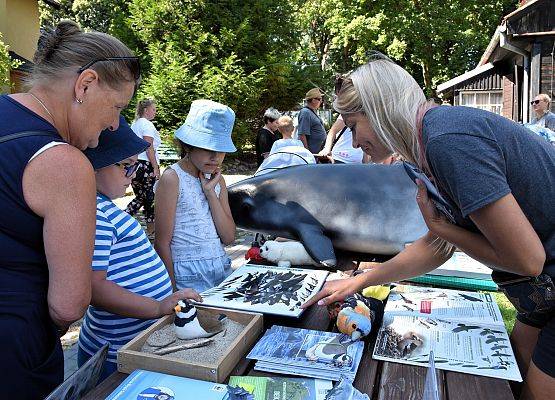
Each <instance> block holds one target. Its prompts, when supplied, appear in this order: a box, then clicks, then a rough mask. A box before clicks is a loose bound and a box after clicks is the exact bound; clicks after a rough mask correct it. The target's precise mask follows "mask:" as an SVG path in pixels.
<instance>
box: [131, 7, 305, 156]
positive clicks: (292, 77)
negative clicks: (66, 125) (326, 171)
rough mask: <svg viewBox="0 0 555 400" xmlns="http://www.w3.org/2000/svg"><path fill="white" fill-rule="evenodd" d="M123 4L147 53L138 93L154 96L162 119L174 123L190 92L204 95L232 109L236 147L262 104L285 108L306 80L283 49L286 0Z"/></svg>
mask: <svg viewBox="0 0 555 400" xmlns="http://www.w3.org/2000/svg"><path fill="white" fill-rule="evenodd" d="M130 10H131V13H130V15H131V17H130V21H131V25H132V27H133V29H134V30H135V32H137V35H138V37H139V38H140V40H141V41H142V42H143V43H145V44H146V46H147V49H148V55H149V58H150V59H151V60H152V64H151V70H150V74H149V75H148V76H147V77H146V79H145V81H144V85H143V87H142V89H141V94H144V95H149V96H153V97H155V98H156V99H157V101H158V109H159V110H160V111H159V120H160V121H161V122H162V124H163V125H164V126H166V127H169V128H175V127H177V126H178V125H179V124H181V123H182V122H183V121H184V118H185V116H186V114H187V111H188V108H189V106H190V103H191V102H192V101H193V100H194V99H196V98H203V97H204V98H211V99H213V100H216V101H220V102H222V103H224V104H227V105H229V106H230V107H231V108H232V109H234V110H235V111H236V114H237V123H236V130H235V132H236V138H237V139H238V144H239V146H240V147H241V145H244V144H247V143H248V142H249V141H251V139H252V137H253V135H252V131H253V127H254V126H255V125H256V124H257V123H259V121H260V120H261V114H262V113H263V110H264V108H266V107H268V106H270V105H273V106H277V107H283V108H285V109H290V108H291V107H293V106H294V105H295V103H297V102H298V99H299V97H301V96H302V94H304V92H305V91H306V89H307V88H308V87H310V86H311V84H310V83H309V82H308V81H307V79H306V76H304V75H305V74H306V73H307V72H308V71H309V70H308V69H303V68H301V67H300V66H297V65H296V64H295V63H294V57H293V54H292V53H291V51H290V50H291V49H292V48H295V47H296V46H297V40H298V39H296V38H298V33H297V32H296V31H295V29H296V28H295V25H294V24H293V21H292V18H291V15H292V11H293V5H292V3H289V2H275V1H269V0H262V1H261V0H220V1H207V0H200V1H189V0H134V1H133V3H132V5H131V7H130ZM283 108H282V109H283Z"/></svg>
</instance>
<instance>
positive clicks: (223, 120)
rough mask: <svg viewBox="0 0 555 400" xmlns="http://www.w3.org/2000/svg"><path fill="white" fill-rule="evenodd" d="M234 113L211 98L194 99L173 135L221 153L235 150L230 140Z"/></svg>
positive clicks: (183, 140) (186, 142)
mask: <svg viewBox="0 0 555 400" xmlns="http://www.w3.org/2000/svg"><path fill="white" fill-rule="evenodd" d="M234 122H235V113H234V112H233V110H232V109H231V108H229V107H228V106H224V105H223V104H220V103H216V102H215V101H212V100H195V101H193V102H192V103H191V109H190V110H189V114H187V118H186V119H185V123H184V124H183V125H181V126H180V127H179V129H178V130H177V131H176V132H175V137H176V138H177V139H179V140H180V141H182V142H183V143H185V144H188V145H190V146H194V147H200V148H201V149H206V150H212V151H217V152H221V153H233V152H235V151H237V149H236V148H235V146H234V145H233V142H232V140H231V131H232V130H233V123H234Z"/></svg>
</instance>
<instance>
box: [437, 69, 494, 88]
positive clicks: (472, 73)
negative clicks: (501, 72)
mask: <svg viewBox="0 0 555 400" xmlns="http://www.w3.org/2000/svg"><path fill="white" fill-rule="evenodd" d="M493 68H494V65H493V64H492V63H487V64H484V65H481V66H479V67H477V68H475V69H473V70H472V71H468V72H465V73H464V74H462V75H459V76H457V77H456V78H453V79H451V80H449V81H447V82H444V83H442V84H441V85H437V91H438V93H441V92H445V91H446V90H448V89H450V88H452V87H453V86H455V85H458V84H459V83H462V82H464V81H467V80H468V79H470V78H474V77H476V76H478V75H480V74H483V73H484V72H487V71H489V70H491V69H493Z"/></svg>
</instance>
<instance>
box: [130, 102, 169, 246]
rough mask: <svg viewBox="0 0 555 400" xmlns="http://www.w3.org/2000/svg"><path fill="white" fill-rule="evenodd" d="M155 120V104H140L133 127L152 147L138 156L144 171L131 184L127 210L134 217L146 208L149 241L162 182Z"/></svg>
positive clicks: (158, 137)
mask: <svg viewBox="0 0 555 400" xmlns="http://www.w3.org/2000/svg"><path fill="white" fill-rule="evenodd" d="M155 116H156V103H155V102H154V100H152V99H144V100H141V101H139V102H138V103H137V110H136V112H135V121H133V123H132V124H131V129H133V132H135V134H136V135H137V136H138V137H140V138H141V139H144V140H146V141H147V142H148V143H150V147H149V148H148V149H147V150H146V151H144V152H142V153H141V154H139V163H140V164H141V168H139V170H138V171H137V173H136V175H135V178H133V181H132V182H131V186H132V187H133V192H135V198H134V199H133V200H132V201H131V202H130V203H129V204H128V205H127V209H126V211H127V213H128V214H129V215H131V216H134V215H135V214H137V212H138V211H139V210H140V209H141V208H143V210H144V215H145V222H146V232H147V234H148V236H149V237H150V238H152V236H153V235H154V184H155V183H156V181H157V180H158V179H160V158H159V156H158V152H157V150H158V147H159V146H160V144H161V143H162V139H161V138H160V134H159V133H158V130H157V129H156V128H155V127H154V124H153V123H152V120H153V119H154V117H155Z"/></svg>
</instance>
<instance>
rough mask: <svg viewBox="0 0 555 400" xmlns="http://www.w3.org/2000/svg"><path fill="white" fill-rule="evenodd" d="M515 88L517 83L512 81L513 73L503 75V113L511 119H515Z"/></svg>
mask: <svg viewBox="0 0 555 400" xmlns="http://www.w3.org/2000/svg"><path fill="white" fill-rule="evenodd" d="M514 90H515V84H514V83H513V81H512V75H507V76H504V77H503V110H502V111H501V115H503V116H504V117H507V118H509V119H513V117H514V115H513V114H514V113H513V109H514V106H513V105H514Z"/></svg>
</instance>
